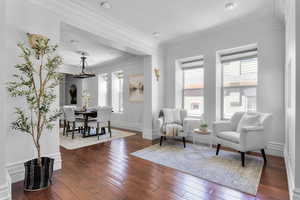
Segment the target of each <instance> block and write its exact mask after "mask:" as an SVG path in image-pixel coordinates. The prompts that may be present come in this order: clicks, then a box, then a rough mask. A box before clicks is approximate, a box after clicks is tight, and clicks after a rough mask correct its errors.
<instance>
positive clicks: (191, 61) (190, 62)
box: [180, 57, 204, 69]
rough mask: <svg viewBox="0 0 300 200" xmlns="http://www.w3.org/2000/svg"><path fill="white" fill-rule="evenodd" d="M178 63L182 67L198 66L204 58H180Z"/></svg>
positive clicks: (201, 64)
mask: <svg viewBox="0 0 300 200" xmlns="http://www.w3.org/2000/svg"><path fill="white" fill-rule="evenodd" d="M180 64H181V68H182V69H193V68H199V67H202V66H203V65H204V59H203V57H194V58H187V59H182V60H181V63H180Z"/></svg>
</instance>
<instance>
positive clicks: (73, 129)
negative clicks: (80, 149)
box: [72, 122, 75, 139]
mask: <svg viewBox="0 0 300 200" xmlns="http://www.w3.org/2000/svg"><path fill="white" fill-rule="evenodd" d="M74 134H75V122H73V128H72V139H74Z"/></svg>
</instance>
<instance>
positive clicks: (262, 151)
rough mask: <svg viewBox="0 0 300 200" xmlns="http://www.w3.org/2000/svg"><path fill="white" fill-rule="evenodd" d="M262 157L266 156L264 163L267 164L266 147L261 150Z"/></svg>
mask: <svg viewBox="0 0 300 200" xmlns="http://www.w3.org/2000/svg"><path fill="white" fill-rule="evenodd" d="M260 152H261V155H262V157H263V158H264V164H267V157H266V153H265V150H264V149H261V150H260Z"/></svg>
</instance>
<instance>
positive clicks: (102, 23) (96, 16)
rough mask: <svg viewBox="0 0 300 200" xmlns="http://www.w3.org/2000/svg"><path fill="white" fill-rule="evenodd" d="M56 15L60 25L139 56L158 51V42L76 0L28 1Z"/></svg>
mask: <svg viewBox="0 0 300 200" xmlns="http://www.w3.org/2000/svg"><path fill="white" fill-rule="evenodd" d="M28 1H29V2H31V3H33V4H35V5H39V6H41V7H44V8H46V9H48V10H51V11H53V12H54V13H56V14H57V16H58V17H59V19H61V22H62V23H67V24H70V25H73V26H76V27H78V28H82V29H84V30H87V31H89V32H91V33H94V34H95V35H99V36H101V37H103V38H105V39H107V40H108V41H110V42H112V43H115V44H122V45H124V46H126V47H127V48H129V49H132V50H133V51H134V50H137V51H138V52H140V53H141V54H153V53H155V52H157V51H158V41H156V40H155V39H153V38H152V37H150V36H148V35H146V34H144V33H142V32H140V31H138V30H136V29H135V28H133V27H130V26H128V25H125V24H124V23H121V22H119V21H117V20H116V19H113V18H111V17H108V16H107V15H105V14H104V13H103V12H100V11H99V12H96V11H95V10H93V9H91V8H89V7H87V6H85V5H84V4H83V3H82V2H80V1H77V0H51V1H49V0H28Z"/></svg>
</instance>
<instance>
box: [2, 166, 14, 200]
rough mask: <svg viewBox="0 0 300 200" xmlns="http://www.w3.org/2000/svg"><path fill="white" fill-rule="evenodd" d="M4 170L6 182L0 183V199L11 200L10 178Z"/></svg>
mask: <svg viewBox="0 0 300 200" xmlns="http://www.w3.org/2000/svg"><path fill="white" fill-rule="evenodd" d="M5 171H6V182H5V183H4V184H3V185H0V200H11V178H10V176H9V174H8V172H7V170H5Z"/></svg>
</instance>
